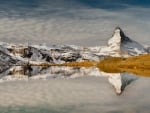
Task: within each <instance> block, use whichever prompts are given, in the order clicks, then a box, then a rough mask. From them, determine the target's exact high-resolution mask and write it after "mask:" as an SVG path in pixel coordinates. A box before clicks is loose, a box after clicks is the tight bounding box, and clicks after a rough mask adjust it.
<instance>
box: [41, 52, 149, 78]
mask: <svg viewBox="0 0 150 113" xmlns="http://www.w3.org/2000/svg"><path fill="white" fill-rule="evenodd" d="M38 66H39V65H38ZM40 66H69V67H92V66H96V67H98V68H99V69H100V70H101V71H104V72H107V73H122V72H129V73H133V74H137V75H141V76H146V77H150V54H145V55H139V56H133V57H129V58H120V57H107V58H105V59H104V60H102V61H99V62H96V61H88V60H86V61H82V62H69V63H64V64H46V63H45V64H41V65H40Z"/></svg>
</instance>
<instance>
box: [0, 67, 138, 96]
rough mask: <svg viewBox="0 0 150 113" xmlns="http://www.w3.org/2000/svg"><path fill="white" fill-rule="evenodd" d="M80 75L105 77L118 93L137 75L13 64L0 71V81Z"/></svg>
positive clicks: (85, 68)
mask: <svg viewBox="0 0 150 113" xmlns="http://www.w3.org/2000/svg"><path fill="white" fill-rule="evenodd" d="M82 76H98V77H107V78H108V81H109V83H110V84H111V85H112V86H113V87H114V88H115V92H116V93H117V94H120V93H121V92H122V91H123V90H124V88H125V87H126V86H127V85H128V84H129V83H131V82H132V81H134V80H136V79H137V77H136V76H134V75H129V74H127V73H122V74H121V73H105V72H102V71H100V70H99V69H98V68H97V67H88V68H87V67H67V66H66V67H65V66H51V67H41V66H28V67H27V66H14V67H11V68H9V69H7V70H5V72H4V71H3V73H1V81H7V80H16V79H24V78H26V79H48V78H76V77H82Z"/></svg>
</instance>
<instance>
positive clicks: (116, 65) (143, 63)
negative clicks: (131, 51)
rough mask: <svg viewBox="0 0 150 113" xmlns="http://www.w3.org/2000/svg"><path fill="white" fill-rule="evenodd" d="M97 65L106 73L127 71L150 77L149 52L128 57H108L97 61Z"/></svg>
mask: <svg viewBox="0 0 150 113" xmlns="http://www.w3.org/2000/svg"><path fill="white" fill-rule="evenodd" d="M97 67H98V68H99V69H100V70H102V71H104V72H108V73H118V72H120V73H121V72H129V73H133V74H136V75H141V76H146V77H150V54H145V55H140V56H134V57H129V58H126V59H125V58H114V57H109V58H106V59H104V60H103V61H101V62H99V63H98V65H97Z"/></svg>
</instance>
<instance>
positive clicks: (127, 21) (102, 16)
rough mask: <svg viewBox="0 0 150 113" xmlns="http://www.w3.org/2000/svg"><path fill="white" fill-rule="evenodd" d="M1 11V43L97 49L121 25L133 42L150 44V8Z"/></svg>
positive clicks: (48, 8)
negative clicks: (95, 47) (22, 14)
mask: <svg viewBox="0 0 150 113" xmlns="http://www.w3.org/2000/svg"><path fill="white" fill-rule="evenodd" d="M61 5H62V4H61ZM61 5H60V6H61ZM54 6H55V4H54ZM25 11H26V10H25ZM1 12H2V13H0V41H6V42H15V43H20V42H21V43H27V42H29V43H48V44H73V45H83V46H96V45H104V44H106V43H107V40H108V39H109V38H110V37H111V34H112V32H113V29H114V28H115V27H116V26H120V27H122V29H123V30H125V32H126V33H127V35H128V36H129V37H131V38H132V39H134V40H137V41H139V42H140V43H143V44H146V45H149V43H150V40H149V35H150V32H149V29H150V22H149V19H150V16H149V15H148V14H149V13H150V10H149V8H140V7H134V8H133V7H131V6H129V8H125V9H122V10H119V9H118V10H112V11H111V10H106V9H98V8H89V7H84V6H83V7H82V8H79V9H76V8H66V7H65V8H62V7H60V8H58V7H56V8H55V7H52V5H51V6H49V7H48V6H42V7H38V8H37V9H33V11H32V10H31V11H29V10H28V11H27V12H25V13H24V14H26V15H24V16H18V15H21V14H20V13H21V12H23V11H21V12H20V13H17V12H15V11H14V12H13V11H12V12H11V13H10V12H9V11H1ZM8 12H9V13H8ZM11 14H12V15H11ZM32 15H33V16H32Z"/></svg>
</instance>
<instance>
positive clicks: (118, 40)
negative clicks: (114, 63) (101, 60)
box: [108, 27, 147, 55]
mask: <svg viewBox="0 0 150 113" xmlns="http://www.w3.org/2000/svg"><path fill="white" fill-rule="evenodd" d="M108 46H109V47H110V48H111V49H112V50H113V51H120V52H125V53H128V54H129V55H139V54H143V53H147V50H146V49H145V48H144V46H142V45H141V44H139V43H138V42H136V41H134V40H132V39H130V38H129V37H128V36H126V35H125V33H124V32H123V30H122V29H121V28H120V27H116V28H115V30H114V33H113V35H112V37H111V38H110V39H109V41H108Z"/></svg>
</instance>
